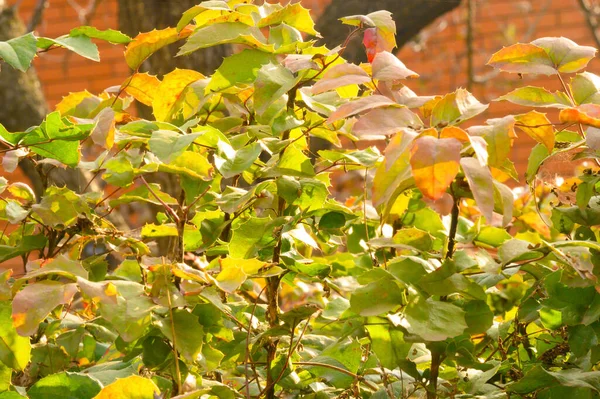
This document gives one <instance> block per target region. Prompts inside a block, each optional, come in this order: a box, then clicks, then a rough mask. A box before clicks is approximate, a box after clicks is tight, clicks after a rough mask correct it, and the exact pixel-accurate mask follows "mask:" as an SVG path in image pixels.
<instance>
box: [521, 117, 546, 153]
mask: <svg viewBox="0 0 600 399" xmlns="http://www.w3.org/2000/svg"><path fill="white" fill-rule="evenodd" d="M515 120H516V121H517V123H515V127H517V128H519V129H520V130H521V131H523V132H525V133H527V134H528V135H529V136H530V137H531V138H532V139H534V140H535V141H537V142H538V143H541V144H543V145H545V146H546V148H548V151H550V152H552V150H553V149H554V126H552V123H551V122H550V121H549V120H548V118H547V117H546V114H542V113H540V112H537V111H530V112H528V113H526V114H523V115H517V116H515Z"/></svg>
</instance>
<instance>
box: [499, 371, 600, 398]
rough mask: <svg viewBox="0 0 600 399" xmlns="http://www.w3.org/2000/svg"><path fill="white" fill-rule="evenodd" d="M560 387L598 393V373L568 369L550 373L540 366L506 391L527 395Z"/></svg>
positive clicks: (599, 384)
mask: <svg viewBox="0 0 600 399" xmlns="http://www.w3.org/2000/svg"><path fill="white" fill-rule="evenodd" d="M561 385H562V386H568V387H572V388H591V389H593V390H595V391H597V392H598V391H599V390H600V371H588V372H584V371H582V370H578V369H569V370H559V371H557V372H551V371H547V370H544V368H543V367H542V366H535V367H533V368H532V369H531V370H529V371H528V372H527V374H525V376H524V377H523V378H521V379H520V380H519V381H517V382H516V383H513V384H510V385H509V386H508V387H507V390H508V392H514V393H517V394H528V393H530V392H534V391H537V390H539V389H543V388H552V387H556V386H561Z"/></svg>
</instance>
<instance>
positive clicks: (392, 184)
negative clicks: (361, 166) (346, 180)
mask: <svg viewBox="0 0 600 399" xmlns="http://www.w3.org/2000/svg"><path fill="white" fill-rule="evenodd" d="M415 137H417V133H416V132H414V131H412V130H409V129H405V130H402V131H401V132H399V133H398V134H395V135H394V136H392V140H391V141H390V144H389V145H388V146H387V148H386V149H385V162H382V163H381V164H380V165H379V166H378V167H377V170H376V172H375V177H374V179H373V189H372V198H371V201H373V205H374V206H376V207H378V206H380V205H382V204H384V203H393V202H394V201H395V199H396V197H394V195H398V194H400V193H397V194H396V192H397V191H398V190H399V189H400V190H401V189H407V188H409V187H410V186H412V185H414V182H410V180H411V178H412V171H411V168H410V148H411V145H412V143H413V140H414V139H415ZM409 182H410V183H409Z"/></svg>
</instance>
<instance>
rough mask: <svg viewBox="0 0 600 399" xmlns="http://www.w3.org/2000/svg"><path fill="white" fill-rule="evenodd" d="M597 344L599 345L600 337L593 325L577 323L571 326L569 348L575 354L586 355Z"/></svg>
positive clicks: (578, 355)
mask: <svg viewBox="0 0 600 399" xmlns="http://www.w3.org/2000/svg"><path fill="white" fill-rule="evenodd" d="M596 345H598V338H597V336H596V332H595V331H594V329H593V328H592V327H591V326H584V325H575V326H570V327H569V348H570V349H571V352H573V354H574V355H575V356H577V357H583V356H585V355H586V354H587V353H588V352H589V351H590V349H592V347H594V346H596Z"/></svg>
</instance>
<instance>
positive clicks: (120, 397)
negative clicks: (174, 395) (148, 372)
mask: <svg viewBox="0 0 600 399" xmlns="http://www.w3.org/2000/svg"><path fill="white" fill-rule="evenodd" d="M159 394H160V390H159V389H158V387H157V386H156V384H154V382H152V380H150V379H148V378H143V377H140V376H139V375H132V376H129V377H127V378H118V379H117V380H116V381H115V382H113V383H112V384H109V385H107V386H105V387H104V388H102V390H101V391H100V393H99V394H98V395H96V396H94V399H154V398H155V397H157V396H158V395H159Z"/></svg>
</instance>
